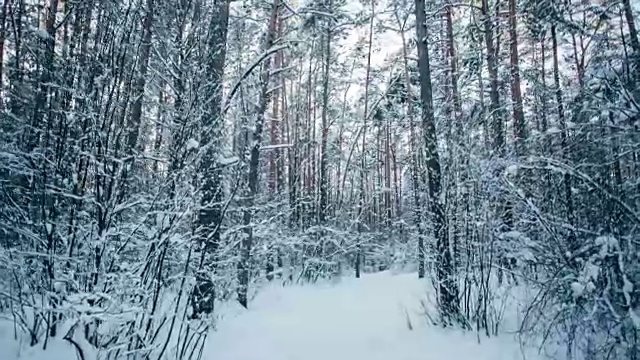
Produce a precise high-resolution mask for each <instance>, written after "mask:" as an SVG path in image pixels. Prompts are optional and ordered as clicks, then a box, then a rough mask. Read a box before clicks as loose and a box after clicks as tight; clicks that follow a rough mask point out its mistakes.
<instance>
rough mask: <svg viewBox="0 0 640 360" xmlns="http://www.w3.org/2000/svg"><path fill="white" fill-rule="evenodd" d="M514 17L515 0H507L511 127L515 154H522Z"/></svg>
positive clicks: (515, 24) (518, 69) (523, 144)
mask: <svg viewBox="0 0 640 360" xmlns="http://www.w3.org/2000/svg"><path fill="white" fill-rule="evenodd" d="M516 26H517V18H516V0H509V37H510V38H511V39H510V40H511V41H510V52H511V67H510V73H511V100H512V101H513V129H514V137H515V143H516V144H515V148H516V154H517V155H520V156H521V155H524V151H525V142H526V137H527V135H526V126H525V123H524V110H523V108H522V92H521V89H520V65H519V59H518V31H517V27H516Z"/></svg>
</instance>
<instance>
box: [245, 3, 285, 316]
mask: <svg viewBox="0 0 640 360" xmlns="http://www.w3.org/2000/svg"><path fill="white" fill-rule="evenodd" d="M279 5H280V0H274V1H273V5H272V7H273V8H272V10H271V17H270V19H269V28H268V30H267V36H266V39H265V44H264V51H267V50H269V49H270V48H271V46H272V45H273V42H274V40H275V34H276V22H277V20H278V8H279ZM270 77H271V58H270V57H267V58H266V59H265V60H264V62H263V64H262V73H261V75H260V100H259V102H258V106H257V108H256V109H255V111H256V113H255V117H256V122H255V130H254V131H253V138H252V141H251V143H250V144H249V146H251V150H250V154H251V155H250V159H249V176H248V184H249V190H248V193H247V196H246V200H245V204H244V206H245V210H244V213H243V216H242V223H243V227H244V238H243V239H242V249H241V252H240V261H239V262H238V302H239V303H240V305H242V306H244V307H245V308H246V307H247V294H248V290H249V272H250V261H251V248H252V246H253V227H252V226H251V218H252V217H253V212H254V209H253V206H254V204H255V197H256V195H257V194H258V171H259V170H260V169H259V165H260V164H259V163H260V143H261V142H262V129H263V127H264V116H265V112H266V110H267V104H268V103H269V97H270V93H269V83H270Z"/></svg>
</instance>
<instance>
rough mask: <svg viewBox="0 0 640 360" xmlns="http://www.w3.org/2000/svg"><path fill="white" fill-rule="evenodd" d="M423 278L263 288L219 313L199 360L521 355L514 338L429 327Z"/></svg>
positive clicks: (472, 359) (383, 276) (464, 359)
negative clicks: (242, 305)
mask: <svg viewBox="0 0 640 360" xmlns="http://www.w3.org/2000/svg"><path fill="white" fill-rule="evenodd" d="M425 283H426V281H418V279H417V276H416V275H415V274H403V275H391V274H390V273H388V272H385V273H380V274H374V275H366V276H365V277H363V278H362V279H344V280H343V281H342V282H341V283H339V284H336V285H329V284H327V285H321V286H318V285H316V286H290V287H284V288H283V287H276V286H273V287H268V288H267V289H265V290H263V291H262V292H261V293H260V294H258V296H257V297H256V299H254V301H253V302H252V303H250V309H249V310H242V311H238V310H237V309H236V310H237V311H236V312H235V313H234V314H229V315H227V316H226V317H225V318H223V319H222V320H221V322H220V325H219V328H218V331H217V332H216V333H214V334H212V336H211V338H210V340H209V343H208V345H207V350H206V351H205V360H343V359H344V360H414V359H415V360H485V359H486V360H502V359H504V360H517V359H521V358H522V355H521V354H520V350H519V346H518V344H517V343H516V342H515V341H514V340H512V339H508V338H507V339H483V341H482V344H481V345H479V344H477V338H476V336H475V334H474V333H462V332H459V331H455V330H444V329H439V328H435V327H433V326H428V325H427V324H426V323H425V321H424V317H423V316H421V315H420V313H421V306H420V298H421V297H422V298H424V293H425V291H426V289H427V286H426V285H425ZM407 317H409V318H410V319H411V320H410V321H411V327H412V330H410V329H409V326H408V321H407ZM528 359H530V357H528Z"/></svg>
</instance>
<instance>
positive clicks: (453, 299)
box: [415, 0, 460, 325]
mask: <svg viewBox="0 0 640 360" xmlns="http://www.w3.org/2000/svg"><path fill="white" fill-rule="evenodd" d="M415 15H416V35H417V38H418V41H417V47H418V71H419V74H420V100H421V108H422V130H423V136H424V146H425V153H426V159H425V160H426V165H427V171H428V191H429V204H430V210H431V216H432V222H433V229H434V235H435V238H436V243H437V250H436V251H437V254H436V258H437V261H436V267H437V277H438V296H439V305H440V310H441V314H442V321H443V323H444V324H445V325H446V324H450V323H451V322H453V321H457V320H458V319H459V311H460V310H459V305H458V284H457V283H456V280H455V274H454V269H453V262H452V260H453V259H452V254H451V249H450V244H449V236H448V233H449V232H448V230H447V219H446V213H445V210H444V204H443V201H442V198H441V195H442V189H441V178H442V174H441V170H440V159H439V156H438V148H437V144H438V141H437V134H436V124H435V116H434V112H433V93H432V88H431V65H430V63H429V49H428V47H427V25H426V22H427V19H426V14H425V7H424V1H423V0H416V1H415Z"/></svg>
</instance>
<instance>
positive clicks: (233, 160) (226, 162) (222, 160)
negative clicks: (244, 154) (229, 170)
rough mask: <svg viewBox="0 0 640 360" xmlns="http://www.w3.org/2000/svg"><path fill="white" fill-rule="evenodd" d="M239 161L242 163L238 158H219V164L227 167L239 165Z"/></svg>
mask: <svg viewBox="0 0 640 360" xmlns="http://www.w3.org/2000/svg"><path fill="white" fill-rule="evenodd" d="M238 161H240V158H239V157H237V156H232V157H228V158H225V157H220V158H218V164H220V165H221V166H227V165H232V164H235V163H237V162H238Z"/></svg>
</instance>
